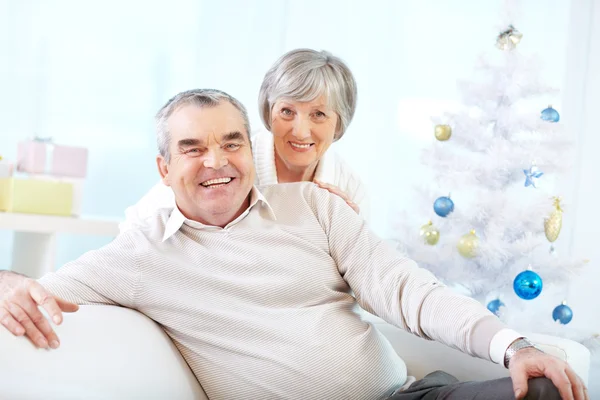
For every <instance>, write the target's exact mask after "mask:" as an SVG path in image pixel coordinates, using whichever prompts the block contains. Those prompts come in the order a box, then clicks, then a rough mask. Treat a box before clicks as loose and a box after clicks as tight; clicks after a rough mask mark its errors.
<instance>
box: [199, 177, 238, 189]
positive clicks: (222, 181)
mask: <svg viewBox="0 0 600 400" xmlns="http://www.w3.org/2000/svg"><path fill="white" fill-rule="evenodd" d="M233 179H234V178H231V177H228V178H216V179H210V180H208V181H204V182H202V183H200V185H201V186H204V187H205V188H211V189H214V188H218V187H221V186H225V185H227V184H229V183H230V182H231V181H232V180H233Z"/></svg>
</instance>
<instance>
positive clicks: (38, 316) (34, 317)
mask: <svg viewBox="0 0 600 400" xmlns="http://www.w3.org/2000/svg"><path fill="white" fill-rule="evenodd" d="M31 321H32V322H33V323H34V324H36V325H39V324H40V323H42V322H44V316H43V315H42V314H41V313H35V314H34V315H32V316H31Z"/></svg>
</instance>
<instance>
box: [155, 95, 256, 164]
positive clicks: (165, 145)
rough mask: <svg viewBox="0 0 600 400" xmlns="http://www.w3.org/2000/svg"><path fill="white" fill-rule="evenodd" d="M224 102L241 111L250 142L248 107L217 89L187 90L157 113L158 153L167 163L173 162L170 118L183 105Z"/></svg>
mask: <svg viewBox="0 0 600 400" xmlns="http://www.w3.org/2000/svg"><path fill="white" fill-rule="evenodd" d="M223 101H228V102H229V103H231V104H232V105H233V106H234V107H235V108H237V109H238V110H239V111H240V114H242V118H243V119H244V127H245V128H246V135H247V137H248V141H250V121H249V120H248V112H247V111H246V107H244V105H243V104H242V103H240V101H239V100H237V99H236V98H235V97H233V96H230V95H229V94H227V93H225V92H222V91H220V90H216V89H192V90H187V91H185V92H181V93H179V94H177V95H176V96H175V97H173V98H171V99H170V100H169V101H167V103H166V104H165V105H164V106H162V107H161V109H160V110H158V113H156V117H155V119H156V141H157V144H158V151H159V152H160V155H161V156H163V158H164V159H165V161H166V162H167V163H169V162H170V161H171V152H170V151H169V145H170V144H171V134H170V132H169V129H168V126H169V125H168V121H169V117H170V116H171V115H172V114H173V113H174V112H175V111H176V110H177V109H178V108H179V107H181V106H183V105H187V104H194V105H196V106H198V107H216V106H218V105H219V104H221V102H223Z"/></svg>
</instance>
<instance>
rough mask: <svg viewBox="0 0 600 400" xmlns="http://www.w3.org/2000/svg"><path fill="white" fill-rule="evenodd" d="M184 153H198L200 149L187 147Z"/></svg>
mask: <svg viewBox="0 0 600 400" xmlns="http://www.w3.org/2000/svg"><path fill="white" fill-rule="evenodd" d="M184 153H185V154H197V153H200V149H188V150H186V151H185V152H184Z"/></svg>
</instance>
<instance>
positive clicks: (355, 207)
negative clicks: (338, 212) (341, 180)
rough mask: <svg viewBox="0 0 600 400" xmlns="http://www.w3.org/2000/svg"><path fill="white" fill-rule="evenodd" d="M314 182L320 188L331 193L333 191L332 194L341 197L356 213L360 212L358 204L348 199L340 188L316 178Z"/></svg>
mask: <svg viewBox="0 0 600 400" xmlns="http://www.w3.org/2000/svg"><path fill="white" fill-rule="evenodd" d="M314 182H315V183H316V184H317V185H318V186H319V187H320V188H322V189H325V190H328V191H330V192H331V193H333V194H335V195H337V196H339V197H341V198H342V199H343V200H344V201H345V202H346V204H348V205H349V206H350V207H351V208H352V209H353V210H354V212H356V213H357V214H360V208H359V207H358V205H357V204H356V203H355V202H353V201H352V200H351V199H350V197H349V196H348V195H347V194H346V193H345V192H343V191H342V190H340V188H338V187H337V186H335V185H330V184H329V183H324V182H321V181H319V180H317V179H315V180H314Z"/></svg>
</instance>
